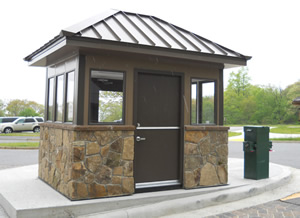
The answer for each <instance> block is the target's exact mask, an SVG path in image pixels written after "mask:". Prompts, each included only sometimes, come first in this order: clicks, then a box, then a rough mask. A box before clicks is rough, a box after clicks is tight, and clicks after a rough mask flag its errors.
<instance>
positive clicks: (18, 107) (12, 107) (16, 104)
mask: <svg viewBox="0 0 300 218" xmlns="http://www.w3.org/2000/svg"><path fill="white" fill-rule="evenodd" d="M27 108H31V109H32V110H34V111H35V113H36V114H39V115H40V116H43V114H44V106H43V105H41V104H38V103H36V102H34V101H27V100H19V99H14V100H11V101H9V102H8V104H7V107H6V111H7V112H8V115H9V116H21V115H20V113H21V112H22V111H24V110H25V109H27Z"/></svg>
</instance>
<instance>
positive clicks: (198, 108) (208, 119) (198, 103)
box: [191, 79, 215, 124]
mask: <svg viewBox="0 0 300 218" xmlns="http://www.w3.org/2000/svg"><path fill="white" fill-rule="evenodd" d="M191 93H192V96H191V102H192V103H191V123H192V124H213V123H215V98H214V96H215V82H213V81H208V80H201V79H192V86H191Z"/></svg>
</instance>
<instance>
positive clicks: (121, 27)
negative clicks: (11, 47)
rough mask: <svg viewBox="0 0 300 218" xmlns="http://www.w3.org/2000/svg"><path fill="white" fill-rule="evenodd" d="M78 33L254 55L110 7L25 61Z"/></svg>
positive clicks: (221, 53)
mask: <svg viewBox="0 0 300 218" xmlns="http://www.w3.org/2000/svg"><path fill="white" fill-rule="evenodd" d="M70 36H72V37H79V38H82V39H85V38H87V39H88V38H89V39H97V40H106V41H115V42H121V43H130V44H136V45H140V46H151V47H160V48H166V49H170V50H172V49H175V50H181V51H191V52H196V53H199V54H209V55H219V56H224V57H225V56H226V57H233V58H241V59H245V60H249V59H251V57H249V56H244V55H242V54H240V53H238V52H235V51H233V50H230V49H228V48H225V47H224V46H221V45H219V44H217V43H215V42H212V41H210V40H208V39H205V38H203V37H201V36H199V35H197V34H194V33H192V32H190V31H187V30H185V29H183V28H180V27H178V26H175V25H173V24H171V23H168V22H166V21H163V20H161V19H159V18H157V17H154V16H149V15H142V14H137V13H130V12H125V11H119V10H109V11H107V12H105V13H102V14H100V15H98V16H95V17H92V18H90V19H88V20H86V21H83V22H81V23H78V24H76V25H74V26H71V27H68V28H65V29H63V30H62V31H61V33H60V35H59V36H56V37H55V38H54V39H52V40H51V41H49V42H48V43H47V44H45V45H44V46H43V47H41V48H40V49H38V50H36V51H35V52H33V53H32V54H31V55H29V56H27V57H26V58H24V60H26V61H31V59H32V58H33V57H34V56H35V55H36V54H38V53H39V52H41V51H43V50H44V49H46V48H47V47H49V46H51V45H52V44H54V43H55V42H56V41H58V40H60V39H61V38H63V37H70Z"/></svg>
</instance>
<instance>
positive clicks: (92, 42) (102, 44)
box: [67, 36, 251, 68]
mask: <svg viewBox="0 0 300 218" xmlns="http://www.w3.org/2000/svg"><path fill="white" fill-rule="evenodd" d="M67 45H68V46H75V47H84V48H93V49H103V50H112V51H121V52H129V53H139V54H148V55H158V56H165V57H174V58H180V59H189V60H196V61H204V62H214V63H221V64H224V65H225V68H232V67H238V66H246V65H247V60H250V59H251V57H250V56H240V57H231V56H223V55H217V54H208V53H199V52H193V51H186V50H184V51H183V50H179V49H168V48H163V47H153V46H147V45H139V44H132V43H124V42H116V41H109V40H99V39H91V38H84V37H76V36H72V37H67Z"/></svg>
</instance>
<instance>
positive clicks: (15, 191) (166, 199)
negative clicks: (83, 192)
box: [0, 158, 300, 218]
mask: <svg viewBox="0 0 300 218" xmlns="http://www.w3.org/2000/svg"><path fill="white" fill-rule="evenodd" d="M37 170H38V167H37V165H31V166H26V167H20V168H14V169H7V170H1V171H0V178H1V180H0V204H1V205H2V207H3V208H4V209H5V211H6V212H7V214H8V215H9V216H10V217H12V218H14V217H18V218H19V217H161V216H167V215H172V216H171V217H173V216H174V217H176V214H179V213H192V212H197V211H199V209H202V210H206V209H205V208H207V207H211V206H215V207H216V205H221V206H222V208H224V204H227V203H229V202H234V201H238V200H239V201H238V202H242V201H244V200H241V199H246V198H249V197H252V196H259V195H261V194H262V193H267V192H271V193H274V190H278V192H279V194H277V195H276V197H275V199H279V198H281V197H285V196H288V195H290V194H293V193H295V192H296V191H295V186H293V188H285V189H283V187H290V185H287V184H288V183H290V182H293V179H292V178H293V175H296V174H297V173H298V174H299V175H300V173H299V171H300V170H296V169H293V168H289V167H285V166H281V165H277V164H270V178H269V179H264V180H249V179H244V178H243V160H241V159H233V158H230V159H229V185H226V186H218V187H210V188H200V189H193V190H184V189H177V190H171V191H160V192H149V193H140V194H134V195H131V196H125V197H114V198H103V199H96V200H83V201H70V200H68V199H67V198H65V197H64V196H63V195H61V194H59V193H58V192H56V191H54V190H53V189H52V188H51V187H50V186H48V185H47V184H45V183H44V182H42V181H41V180H39V179H38V178H37ZM298 174H297V175H298ZM296 187H297V186H296ZM276 188H277V189H276ZM281 190H284V191H281ZM298 191H299V190H298ZM279 195H283V196H281V197H278V196H279ZM260 198H262V197H260ZM250 199H251V198H250ZM265 200H268V201H271V200H272V199H271V198H270V197H267V199H265ZM260 202H261V201H259V200H258V199H257V197H255V200H254V201H253V202H251V204H253V203H256V204H259V203H260ZM230 204H233V203H230ZM246 205H247V206H249V205H250V203H246ZM244 207H245V205H244ZM203 208H204V209H203ZM209 211H214V212H218V210H216V209H214V210H212V209H209ZM89 214H90V215H89ZM201 214H202V215H203V214H205V213H204V212H201ZM186 215H187V216H189V215H188V214H186ZM208 215H211V214H208ZM178 217H183V216H182V215H178Z"/></svg>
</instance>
